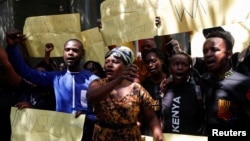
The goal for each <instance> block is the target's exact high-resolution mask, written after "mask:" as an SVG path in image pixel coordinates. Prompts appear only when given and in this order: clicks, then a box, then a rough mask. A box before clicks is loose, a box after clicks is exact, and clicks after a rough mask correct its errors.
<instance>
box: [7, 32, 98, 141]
mask: <svg viewBox="0 0 250 141" xmlns="http://www.w3.org/2000/svg"><path fill="white" fill-rule="evenodd" d="M23 38H24V35H22V34H21V33H20V32H19V31H18V30H12V31H9V32H7V34H6V41H7V47H6V51H7V53H8V56H9V60H10V62H11V63H12V65H13V67H14V68H15V70H16V72H17V73H18V74H19V75H20V76H21V77H23V78H24V79H26V80H28V81H30V82H32V83H35V84H37V85H42V86H53V87H54V91H55V97H56V111H58V112H65V113H74V114H76V117H77V116H78V115H79V114H82V113H83V114H86V120H85V124H84V135H83V138H82V140H84V141H88V140H91V136H92V131H93V122H94V120H95V116H94V114H93V108H92V107H91V105H89V104H88V103H87V100H86V91H87V89H88V86H89V84H90V82H92V81H93V80H95V79H97V78H98V77H97V76H96V75H93V74H92V73H90V72H89V71H86V70H82V67H81V60H82V57H83V56H84V48H83V44H82V42H81V41H79V40H77V39H69V40H68V41H66V43H65V44H64V51H63V58H64V62H65V65H66V69H65V70H63V71H51V72H45V71H38V70H36V69H32V68H30V67H28V66H27V65H26V64H25V62H24V59H23V58H22V55H21V53H20V51H19V48H18V44H19V43H20V42H21V40H23Z"/></svg>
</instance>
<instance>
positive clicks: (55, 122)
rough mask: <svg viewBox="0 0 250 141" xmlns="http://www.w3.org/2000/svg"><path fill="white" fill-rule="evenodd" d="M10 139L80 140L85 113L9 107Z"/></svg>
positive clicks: (20, 140) (38, 140) (24, 140)
mask: <svg viewBox="0 0 250 141" xmlns="http://www.w3.org/2000/svg"><path fill="white" fill-rule="evenodd" d="M10 117H11V131H12V135H11V141H81V138H82V135H83V126H84V121H85V115H80V116H79V117H78V118H75V115H74V114H67V113H61V112H54V111H47V110H37V109H29V108H26V109H22V110H18V109H17V108H16V107H12V108H11V115H10Z"/></svg>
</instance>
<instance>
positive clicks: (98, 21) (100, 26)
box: [96, 19, 102, 31]
mask: <svg viewBox="0 0 250 141" xmlns="http://www.w3.org/2000/svg"><path fill="white" fill-rule="evenodd" d="M96 22H97V27H98V29H99V31H100V30H101V29H102V21H101V19H97V21H96Z"/></svg>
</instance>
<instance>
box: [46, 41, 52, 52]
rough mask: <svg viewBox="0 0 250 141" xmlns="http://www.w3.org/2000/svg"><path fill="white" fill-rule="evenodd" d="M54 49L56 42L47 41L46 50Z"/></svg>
mask: <svg viewBox="0 0 250 141" xmlns="http://www.w3.org/2000/svg"><path fill="white" fill-rule="evenodd" d="M53 49H54V44H53V43H46V44H45V52H48V53H49V52H51V51H52V50H53Z"/></svg>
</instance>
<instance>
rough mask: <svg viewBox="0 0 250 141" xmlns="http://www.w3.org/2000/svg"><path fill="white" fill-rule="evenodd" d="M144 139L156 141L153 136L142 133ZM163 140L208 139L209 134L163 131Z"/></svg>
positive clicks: (193, 140)
mask: <svg viewBox="0 0 250 141" xmlns="http://www.w3.org/2000/svg"><path fill="white" fill-rule="evenodd" d="M142 140H143V141H155V139H154V138H153V137H152V136H145V135H142ZM163 141H208V137H207V136H194V135H185V134H173V133H163Z"/></svg>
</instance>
